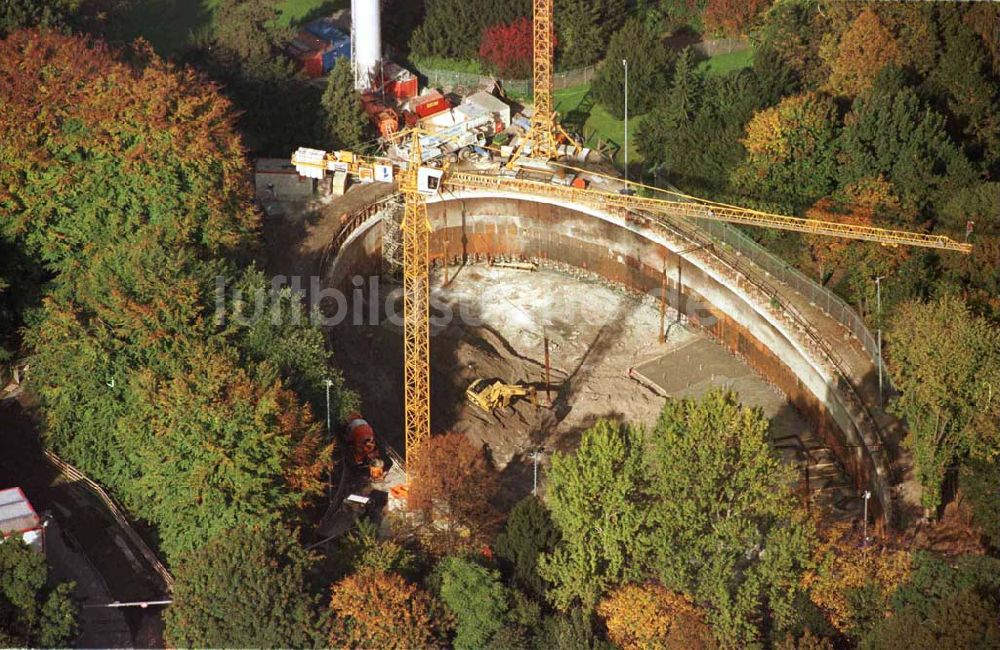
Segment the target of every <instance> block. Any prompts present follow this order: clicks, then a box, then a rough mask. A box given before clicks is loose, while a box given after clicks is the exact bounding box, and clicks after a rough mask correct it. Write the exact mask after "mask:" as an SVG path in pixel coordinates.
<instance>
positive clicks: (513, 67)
mask: <svg viewBox="0 0 1000 650" xmlns="http://www.w3.org/2000/svg"><path fill="white" fill-rule="evenodd" d="M533 38H534V35H533V27H532V21H530V20H528V19H527V18H518V19H517V20H515V21H514V22H512V23H510V24H504V23H499V24H496V25H493V26H492V27H487V28H486V29H484V30H483V38H482V40H481V41H480V44H479V57H480V58H481V59H482V60H483V61H484V62H485V63H486V64H487V65H489V66H490V67H492V68H493V69H494V70H496V71H497V73H498V74H500V75H502V76H504V77H511V78H514V79H522V78H526V77H528V76H529V75H530V73H531V56H532V42H533ZM553 40H555V37H554V36H553Z"/></svg>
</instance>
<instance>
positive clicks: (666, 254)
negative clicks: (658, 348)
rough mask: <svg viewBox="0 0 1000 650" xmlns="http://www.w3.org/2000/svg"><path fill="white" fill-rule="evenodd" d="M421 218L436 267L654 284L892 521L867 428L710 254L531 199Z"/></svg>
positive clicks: (644, 288)
mask: <svg viewBox="0 0 1000 650" xmlns="http://www.w3.org/2000/svg"><path fill="white" fill-rule="evenodd" d="M428 216H429V218H430V221H431V227H432V232H431V237H430V247H431V257H432V259H433V260H434V261H435V262H437V263H441V262H444V261H445V260H446V259H447V260H449V261H455V260H462V259H469V258H476V257H478V258H484V257H490V256H505V257H523V258H534V259H538V260H542V261H548V262H552V263H557V264H565V265H569V266H572V267H576V268H579V269H583V270H586V271H589V272H592V273H594V274H596V275H599V276H601V277H603V278H605V279H607V280H610V281H612V282H615V283H617V284H620V285H622V286H624V287H626V288H628V289H630V290H633V291H636V292H642V293H651V292H658V291H660V290H661V288H662V287H663V286H664V285H666V288H667V299H668V301H669V302H670V306H672V307H676V308H678V309H679V311H681V313H684V314H685V315H686V316H687V317H688V319H689V322H690V323H691V324H694V325H696V326H700V327H702V328H703V329H705V330H706V331H707V332H709V333H710V334H712V335H713V336H714V337H715V338H716V339H717V340H719V341H720V342H721V343H722V344H724V345H725V346H726V347H727V348H728V349H729V350H731V351H732V352H733V353H734V354H737V355H739V356H740V357H742V358H743V359H744V360H745V361H746V363H747V364H748V365H750V366H751V367H752V368H753V369H754V370H755V371H756V372H758V373H759V374H761V375H762V376H763V377H765V378H766V379H767V380H768V381H770V382H771V383H772V384H774V385H775V386H777V387H778V388H779V389H780V390H781V391H782V392H784V393H785V395H786V396H787V397H788V400H789V402H790V403H791V404H792V405H793V406H794V407H795V408H796V409H798V410H799V411H800V412H801V413H802V414H803V415H804V416H805V417H807V418H808V419H809V420H810V422H811V424H812V425H813V426H814V427H815V429H816V431H817V433H818V434H819V435H820V436H821V438H822V439H823V441H824V442H825V443H826V444H827V445H828V446H829V447H830V449H831V450H832V451H833V452H834V453H835V454H836V456H837V457H838V459H839V460H840V462H841V463H842V464H843V465H844V469H845V470H846V471H847V473H848V475H849V476H851V477H852V480H853V481H854V483H855V487H856V488H857V489H858V490H859V491H861V490H866V489H867V490H871V492H872V495H873V496H874V497H875V499H873V503H872V508H871V509H872V511H873V514H874V516H875V517H876V518H877V520H878V521H879V522H880V523H881V524H886V523H891V522H892V501H891V496H890V491H889V483H890V481H889V470H888V463H887V461H886V458H885V456H884V453H883V450H882V446H881V442H880V437H879V434H878V432H877V430H876V428H875V425H874V422H873V421H872V420H871V417H870V416H869V415H868V414H867V411H866V409H865V408H864V405H863V404H860V401H859V398H858V397H857V395H856V394H854V392H853V390H852V388H851V387H850V385H849V382H847V381H846V380H845V379H844V378H843V377H842V376H840V374H839V373H838V371H837V368H836V367H835V364H834V363H833V362H832V360H831V359H829V358H825V357H826V356H827V355H825V354H824V352H823V350H822V349H821V348H819V347H817V346H816V345H815V342H814V341H812V340H810V339H809V337H808V336H807V335H806V333H805V332H803V331H802V328H801V327H798V326H797V325H796V323H795V322H794V320H793V319H791V318H789V315H788V314H787V313H784V312H783V311H782V309H781V307H780V306H776V305H774V304H773V303H772V301H771V300H770V299H769V298H768V296H767V295H765V294H764V293H763V292H762V291H760V290H759V289H758V288H757V287H755V286H754V284H753V283H752V282H750V281H749V280H748V279H747V278H746V277H745V276H743V275H742V274H741V273H739V272H738V271H737V270H735V269H733V268H732V267H730V266H728V265H727V264H726V262H725V261H724V260H722V259H721V258H720V257H719V256H717V255H716V254H715V253H714V252H713V251H712V250H710V249H705V248H698V249H697V250H691V248H692V245H691V244H692V243H691V242H690V241H684V240H682V239H681V238H678V237H675V236H672V235H671V233H669V232H667V231H665V230H663V229H661V228H656V227H651V226H650V225H649V224H644V223H642V222H641V220H636V219H631V218H626V216H627V215H619V214H613V213H610V212H607V211H603V210H601V209H598V208H594V207H587V206H576V205H574V206H563V205H557V204H555V203H554V202H552V200H551V199H546V198H542V197H538V198H532V199H525V198H524V197H521V196H517V195H495V194H489V195H487V196H483V195H482V194H479V195H476V194H472V193H449V194H448V195H447V196H444V197H440V196H439V197H435V198H434V199H433V200H432V201H431V202H430V203H429V206H428ZM381 231H382V227H381V223H380V222H379V221H378V220H376V219H372V220H369V221H368V222H366V223H364V224H362V225H361V226H360V227H359V228H358V229H357V230H356V231H355V232H354V233H353V234H352V235H351V236H350V237H349V238H347V240H346V241H345V242H344V244H343V246H342V247H341V250H340V252H339V254H338V255H337V256H336V257H335V258H333V259H332V260H331V262H330V263H329V264H328V265H327V268H326V269H324V271H323V272H324V274H325V276H326V280H327V281H328V282H330V283H331V284H333V285H334V286H343V287H344V288H346V282H347V281H348V280H349V278H350V276H351V275H352V274H354V273H375V272H378V269H379V268H380V261H379V259H378V258H379V256H380V255H381V247H380V241H381ZM678 253H680V254H678ZM678 263H680V266H681V275H680V278H681V282H680V285H681V286H680V291H679V292H678V291H677V282H676V280H677V267H678ZM664 273H666V278H664ZM657 295H659V294H657ZM650 336H651V337H652V336H658V332H650Z"/></svg>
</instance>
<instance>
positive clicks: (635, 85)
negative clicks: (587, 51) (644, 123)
mask: <svg viewBox="0 0 1000 650" xmlns="http://www.w3.org/2000/svg"><path fill="white" fill-rule="evenodd" d="M623 60H626V61H628V105H629V111H630V112H631V113H632V114H633V115H639V114H640V113H645V112H646V111H648V110H650V109H651V108H652V107H653V106H654V105H655V104H656V103H657V102H658V101H659V100H660V98H661V96H662V95H663V93H664V91H665V90H666V77H665V76H664V74H663V70H664V69H666V68H667V67H668V66H669V62H670V55H669V53H668V52H667V49H666V47H664V45H663V43H662V42H661V40H660V36H659V34H657V33H655V32H653V31H652V30H650V29H649V28H648V27H647V26H646V25H645V24H644V23H642V22H641V21H639V20H637V19H629V20H627V21H626V22H625V24H624V25H623V26H622V28H621V29H620V30H619V31H617V32H615V34H614V35H613V36H612V37H611V41H610V42H609V44H608V54H607V64H606V65H604V66H601V68H600V70H598V72H597V76H596V77H595V78H594V84H593V89H592V92H593V93H594V98H595V99H596V100H597V102H598V103H599V104H601V106H603V107H604V108H606V109H607V110H608V112H609V113H611V114H612V115H614V116H615V117H616V118H618V119H621V118H622V117H623V116H624V114H625V104H624V100H625V66H623V65H622V61H623Z"/></svg>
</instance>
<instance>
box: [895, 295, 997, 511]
mask: <svg viewBox="0 0 1000 650" xmlns="http://www.w3.org/2000/svg"><path fill="white" fill-rule="evenodd" d="M889 332H890V333H889V342H890V347H889V359H890V365H889V367H890V369H891V371H892V377H893V383H894V385H895V386H896V388H897V389H898V390H899V391H900V393H901V394H900V397H899V399H898V400H897V401H896V404H895V407H894V408H895V409H896V411H897V412H898V413H899V414H900V415H903V416H904V417H906V420H907V423H908V425H909V429H910V435H909V438H908V441H907V444H908V445H909V447H910V449H912V451H913V458H914V461H915V464H916V471H917V476H918V478H919V479H920V484H921V486H922V487H923V494H922V496H921V500H922V502H923V505H924V509H925V512H926V514H927V515H930V516H934V515H935V510H936V508H937V506H938V505H939V504H940V503H941V487H942V483H943V481H944V478H945V473H946V471H947V468H948V467H949V466H950V465H952V463H954V462H956V461H962V460H966V459H972V460H980V461H985V462H995V461H996V458H997V457H998V455H1000V439H998V434H997V429H996V426H995V423H996V422H997V421H998V419H1000V399H998V398H997V397H996V396H995V395H994V394H993V393H994V392H995V391H996V387H997V386H1000V331H998V330H997V328H996V327H995V326H993V325H992V324H991V323H989V322H988V321H986V320H985V319H984V318H982V317H979V316H976V315H974V314H972V313H971V312H970V310H969V308H968V306H967V305H966V304H965V303H964V302H963V301H962V300H961V299H959V298H956V297H953V296H945V297H943V298H941V299H940V300H936V301H933V302H928V303H921V302H916V301H911V302H907V303H905V304H903V305H901V306H900V308H899V310H898V311H897V313H896V314H895V316H894V317H893V319H892V321H891V323H890V327H889Z"/></svg>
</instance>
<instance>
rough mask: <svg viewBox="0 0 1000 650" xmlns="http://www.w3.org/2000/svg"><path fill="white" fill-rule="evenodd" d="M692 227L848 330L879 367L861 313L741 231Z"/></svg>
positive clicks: (714, 225) (701, 224) (713, 225)
mask: <svg viewBox="0 0 1000 650" xmlns="http://www.w3.org/2000/svg"><path fill="white" fill-rule="evenodd" d="M692 223H693V224H694V225H695V226H696V227H698V228H700V229H702V230H704V231H705V232H707V233H708V234H709V235H711V236H712V237H713V238H715V239H717V240H719V241H721V242H723V243H725V244H727V245H728V246H730V247H731V248H732V249H733V250H735V251H737V252H738V253H740V254H741V255H743V256H745V257H746V258H747V259H749V260H751V261H752V262H753V263H754V264H756V265H757V266H759V267H760V268H762V269H764V270H765V271H767V272H768V273H770V274H771V276H772V277H774V278H775V279H777V280H778V281H780V282H783V283H784V284H786V285H788V286H789V287H791V289H792V290H793V291H795V292H796V293H798V294H800V295H802V296H803V297H805V298H806V299H807V300H808V301H809V302H811V303H812V304H814V305H816V306H817V307H819V308H820V309H822V310H823V311H824V312H826V313H827V314H828V315H829V316H830V318H832V319H834V320H836V321H837V322H839V323H840V324H841V325H843V326H844V327H846V328H847V329H848V330H849V331H850V332H851V334H852V335H854V337H855V338H857V339H858V341H860V342H861V345H862V347H864V349H865V352H866V353H867V354H868V356H869V357H871V359H872V362H873V363H875V364H878V359H879V354H880V352H879V349H878V339H877V338H876V337H875V336H874V335H872V333H871V331H869V329H868V327H867V326H866V325H865V323H864V321H863V320H862V318H861V316H860V315H859V314H858V312H857V311H855V310H854V309H853V308H852V307H851V306H850V305H848V304H847V303H846V302H844V300H843V299H842V298H840V297H839V296H837V295H836V294H834V293H833V292H832V291H830V290H829V289H827V288H826V287H824V286H822V285H820V284H819V283H818V282H816V281H815V280H813V279H811V278H809V277H808V276H806V275H805V274H803V273H802V272H801V271H799V270H798V269H796V268H794V267H792V266H791V265H790V264H788V263H787V262H785V261H784V260H782V259H781V258H779V257H778V256H777V255H775V254H774V253H772V252H771V251H769V250H767V249H766V248H764V247H763V246H761V245H760V244H758V243H757V242H755V241H754V240H753V239H751V238H750V237H748V236H747V235H745V234H743V233H742V232H740V231H739V229H738V228H735V227H733V226H731V225H729V224H727V223H722V222H714V221H702V220H692ZM883 363H884V361H883ZM883 382H884V385H885V388H886V389H887V390H889V391H890V392H891V390H892V387H891V385H890V383H889V378H888V377H885V378H884V379H883Z"/></svg>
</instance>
